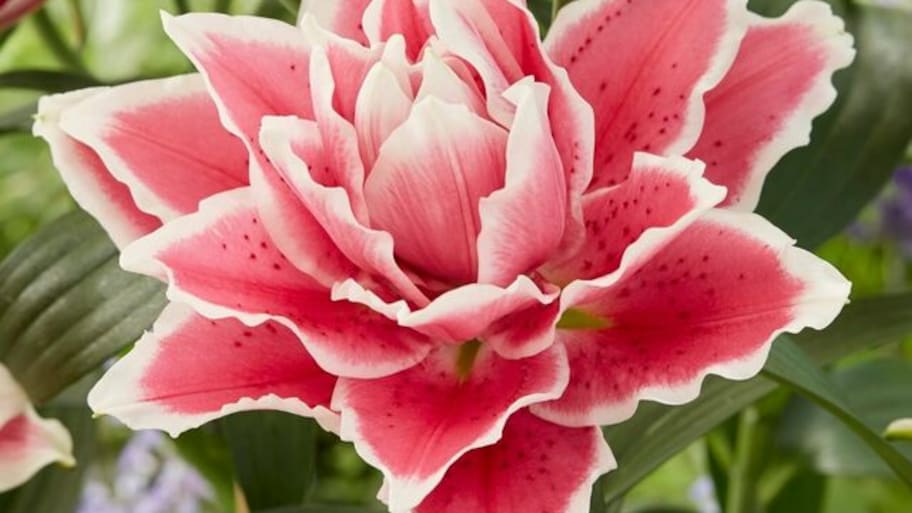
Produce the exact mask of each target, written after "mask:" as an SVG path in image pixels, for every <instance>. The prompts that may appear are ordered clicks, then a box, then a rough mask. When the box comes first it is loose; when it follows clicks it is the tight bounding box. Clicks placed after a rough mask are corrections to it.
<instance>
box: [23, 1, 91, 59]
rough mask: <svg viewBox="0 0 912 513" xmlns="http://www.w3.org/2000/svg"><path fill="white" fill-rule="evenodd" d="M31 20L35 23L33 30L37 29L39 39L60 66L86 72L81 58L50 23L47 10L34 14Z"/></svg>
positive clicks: (52, 23)
mask: <svg viewBox="0 0 912 513" xmlns="http://www.w3.org/2000/svg"><path fill="white" fill-rule="evenodd" d="M32 19H33V20H34V21H35V28H37V29H38V34H39V35H40V36H41V39H42V40H44V43H45V44H46V45H47V47H48V49H49V50H50V51H51V53H53V54H54V57H56V58H57V60H58V61H60V63H61V64H63V65H64V66H66V67H67V68H70V69H72V70H75V71H81V72H85V71H86V68H85V64H83V62H82V58H80V56H79V54H78V53H76V52H75V51H74V50H73V49H72V48H70V46H69V45H68V44H67V42H66V41H65V40H64V39H63V36H62V35H61V34H60V31H59V30H58V29H57V26H56V25H54V22H53V21H51V17H50V16H49V15H48V13H47V9H42V10H40V11H38V12H36V13H35V15H34V16H32Z"/></svg>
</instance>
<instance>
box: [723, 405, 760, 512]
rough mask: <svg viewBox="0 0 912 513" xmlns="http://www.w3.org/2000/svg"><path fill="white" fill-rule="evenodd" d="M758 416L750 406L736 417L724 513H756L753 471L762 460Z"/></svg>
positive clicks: (754, 474)
mask: <svg viewBox="0 0 912 513" xmlns="http://www.w3.org/2000/svg"><path fill="white" fill-rule="evenodd" d="M760 424H761V423H760V413H759V412H758V411H757V409H756V408H754V407H750V408H748V409H746V410H744V411H743V412H741V415H740V416H739V417H738V432H737V435H736V437H735V448H734V455H733V456H734V457H733V459H732V463H731V467H730V469H729V476H728V494H727V496H726V500H725V502H726V504H725V506H726V507H725V512H726V513H755V512H756V509H757V508H756V505H757V487H756V481H757V479H756V477H757V476H756V470H757V468H758V466H759V463H760V462H761V460H762V457H763V455H762V452H763V450H762V447H763V441H764V436H763V431H764V430H763V426H761V425H760Z"/></svg>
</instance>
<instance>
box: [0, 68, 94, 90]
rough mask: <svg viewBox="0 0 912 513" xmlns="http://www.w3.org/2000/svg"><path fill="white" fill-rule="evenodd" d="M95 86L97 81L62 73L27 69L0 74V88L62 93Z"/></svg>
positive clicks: (87, 77) (79, 75)
mask: <svg viewBox="0 0 912 513" xmlns="http://www.w3.org/2000/svg"><path fill="white" fill-rule="evenodd" d="M96 85H98V81H97V80H95V79H94V78H91V77H89V76H86V75H82V74H77V73H67V72H64V71H53V70H40V69H29V70H16V71H8V72H6V73H0V88H13V89H31V90H35V91H43V92H46V93H62V92H64V91H70V90H72V89H82V88H84V87H91V86H96Z"/></svg>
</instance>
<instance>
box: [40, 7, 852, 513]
mask: <svg viewBox="0 0 912 513" xmlns="http://www.w3.org/2000/svg"><path fill="white" fill-rule="evenodd" d="M745 4H746V1H745V0H689V1H681V0H649V1H647V0H579V1H577V2H573V3H571V4H570V5H569V6H567V7H565V8H564V9H563V10H562V11H561V12H560V14H559V16H558V17H557V19H556V20H555V22H554V24H553V26H552V27H551V30H550V32H549V33H548V36H547V38H546V40H545V41H544V42H542V41H541V39H540V37H539V33H538V25H537V24H536V22H535V20H534V18H533V17H532V16H531V14H530V13H529V11H528V10H527V8H526V6H525V2H524V1H522V0H371V1H368V0H342V1H329V0H311V1H308V2H305V5H304V6H303V7H302V15H301V18H300V21H299V23H298V25H297V26H290V25H287V24H284V23H281V22H278V21H275V20H268V19H260V18H254V17H229V16H223V15H217V14H189V15H185V16H180V17H176V18H175V17H170V16H167V15H165V16H164V26H165V30H166V31H167V33H168V34H169V35H170V36H171V38H172V39H173V40H174V42H175V43H176V44H177V46H178V47H179V48H180V49H181V50H182V51H183V52H184V53H185V54H186V55H187V57H189V58H190V60H191V61H192V62H193V63H194V64H195V66H196V68H197V69H198V70H199V73H198V74H192V75H186V76H180V77H174V78H168V79H164V80H152V81H145V82H137V83H133V84H128V85H123V86H117V87H112V88H96V89H87V90H82V91H76V92H72V93H67V94H63V95H57V96H50V97H46V98H44V99H43V100H42V102H41V105H40V113H39V117H38V120H37V123H36V125H35V132H36V134H38V135H40V136H42V137H44V138H45V139H46V140H47V141H48V142H49V144H50V146H51V150H52V154H53V157H54V159H55V162H56V164H57V166H58V168H59V169H60V172H61V174H62V176H63V178H64V180H65V181H66V183H67V184H68V186H69V188H70V191H71V192H72V194H73V196H74V197H75V198H76V200H77V201H78V202H79V203H80V204H81V205H82V207H83V208H85V209H86V210H87V211H88V212H90V213H91V214H93V215H94V216H95V217H96V218H97V219H98V220H99V222H100V223H101V224H102V225H103V226H104V227H105V228H106V230H107V231H108V233H109V234H110V235H111V237H112V239H113V240H114V241H115V242H116V243H117V244H118V245H119V246H120V247H121V248H122V249H123V253H122V259H121V263H122V265H123V266H124V268H126V269H128V270H131V271H135V272H140V273H144V274H148V275H150V276H154V277H157V278H160V279H162V280H164V281H166V282H167V283H168V297H169V298H170V300H171V303H170V304H169V306H167V307H166V308H165V311H164V312H163V313H162V315H161V318H160V319H159V320H158V321H157V322H156V324H155V326H154V328H153V330H152V332H150V333H148V334H146V335H145V336H144V337H143V338H142V339H141V340H140V341H139V342H138V343H137V344H136V346H135V348H134V349H133V350H132V351H131V352H130V353H129V354H128V355H127V356H126V357H124V358H123V359H122V360H120V361H119V362H118V363H117V364H116V365H115V366H114V367H113V368H112V369H111V370H110V371H109V372H108V373H107V374H106V375H105V377H104V378H103V379H102V380H101V381H100V382H99V384H98V385H97V386H96V388H95V389H94V390H93V392H92V393H91V395H90V397H89V403H90V405H91V406H92V408H93V409H94V410H95V411H96V412H97V413H103V414H111V415H114V416H116V417H117V418H119V419H120V420H122V421H123V422H125V423H126V424H128V425H129V426H131V427H133V428H137V429H142V428H157V429H163V430H166V431H168V432H170V433H171V434H172V435H177V434H179V433H181V432H182V431H184V430H187V429H190V428H193V427H195V426H199V425H200V424H202V423H204V422H207V421H210V420H212V419H215V418H218V417H221V416H224V415H227V414H230V413H233V412H237V411H242V410H258V409H275V410H282V411H287V412H291V413H295V414H299V415H306V416H312V417H314V418H315V419H316V420H317V421H318V422H320V424H321V425H322V426H323V427H324V428H326V429H328V430H331V431H334V432H336V433H338V434H339V435H340V436H341V438H342V439H344V440H348V441H352V442H354V445H355V448H356V450H357V451H358V453H359V454H360V455H361V456H362V457H363V458H364V459H365V460H366V461H367V462H368V463H370V464H371V465H373V466H375V467H377V468H378V469H380V470H381V471H382V472H383V474H384V477H385V484H384V486H383V488H382V490H381V491H380V498H381V499H382V500H383V501H385V502H386V503H387V504H388V506H389V509H390V510H391V511H393V512H394V513H401V512H409V511H413V512H416V513H432V512H433V513H474V512H479V513H481V512H508V511H523V512H525V511H542V512H547V513H564V512H572V513H579V512H584V511H586V509H587V508H588V503H589V495H590V488H591V484H592V483H593V481H594V480H595V479H596V478H597V477H598V476H599V475H601V474H603V473H605V472H607V471H609V470H610V469H612V468H613V467H614V465H615V462H614V459H613V457H612V455H611V452H610V451H609V449H608V447H607V445H606V444H605V441H604V439H603V438H602V435H601V431H600V428H599V426H601V425H605V424H612V423H617V422H621V421H623V420H625V419H627V418H629V417H630V416H631V415H632V414H633V413H634V411H635V409H636V407H637V404H638V402H639V401H641V400H652V401H660V402H664V403H669V404H680V403H684V402H687V401H690V400H692V399H694V398H695V397H696V396H697V395H698V393H699V389H700V384H701V382H702V380H703V378H704V377H705V376H707V375H708V374H716V375H720V376H724V377H727V378H732V379H746V378H749V377H751V376H753V375H755V374H756V373H757V372H759V370H760V369H761V367H762V366H763V363H764V361H765V358H766V356H767V353H768V352H769V350H770V345H771V343H772V340H773V339H774V338H775V337H776V336H777V335H778V334H779V333H782V332H797V331H799V330H801V329H803V328H805V327H813V328H817V329H820V328H823V327H825V326H826V325H827V324H829V323H830V322H831V321H832V320H833V319H834V317H835V316H836V315H837V314H838V312H839V311H840V309H841V308H842V306H843V305H844V303H845V301H846V298H847V296H848V293H849V283H848V282H847V281H846V280H845V279H844V278H843V277H842V276H841V275H840V274H839V273H838V272H837V271H836V270H835V269H833V268H832V267H831V266H830V265H829V264H827V263H825V262H823V261H822V260H820V259H818V258H817V257H815V256H814V255H812V254H811V253H809V252H807V251H804V250H802V249H799V248H796V247H794V245H793V242H794V241H792V240H791V239H790V238H789V237H788V236H787V235H786V234H784V233H782V232H781V231H780V230H778V229H777V228H776V227H775V226H773V225H772V224H770V223H769V222H767V221H766V220H764V219H763V218H761V217H760V216H758V215H756V214H753V213H751V210H752V209H753V208H754V207H755V205H756V204H757V200H758V198H759V195H760V190H761V187H762V184H763V180H764V177H765V176H766V174H767V173H768V172H769V170H770V168H771V167H772V166H773V165H774V164H775V163H776V162H777V160H778V159H779V158H780V157H782V156H783V155H784V154H785V153H786V152H788V151H789V150H791V149H792V148H795V147H797V146H801V145H803V144H806V143H807V141H808V136H809V133H810V129H811V121H812V119H813V118H814V117H815V116H816V115H818V114H820V113H821V112H823V111H824V110H825V109H826V108H827V107H828V106H829V105H830V104H831V103H832V101H833V99H834V97H835V90H834V89H833V87H832V85H831V83H830V79H831V75H832V74H833V73H834V72H835V71H836V70H838V69H840V68H843V67H845V66H847V65H848V64H849V63H850V62H851V60H852V57H853V55H854V52H853V49H852V38H851V37H850V36H849V35H847V34H846V33H845V32H844V30H843V24H842V22H841V21H840V20H839V19H838V18H836V17H834V16H833V15H832V13H831V12H830V10H829V8H828V7H827V6H826V4H823V3H821V2H815V1H807V0H803V1H800V2H798V3H796V4H795V6H794V7H793V8H792V9H791V10H790V11H789V12H788V13H787V14H785V15H784V16H783V17H781V18H778V19H765V18H760V17H758V16H755V15H752V14H750V13H748V12H747V10H746V6H745Z"/></svg>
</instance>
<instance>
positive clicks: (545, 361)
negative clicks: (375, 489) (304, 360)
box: [333, 347, 567, 511]
mask: <svg viewBox="0 0 912 513" xmlns="http://www.w3.org/2000/svg"><path fill="white" fill-rule="evenodd" d="M463 351H464V349H463ZM465 364H466V362H465V361H463V359H462V358H460V349H459V348H455V347H446V348H443V349H440V350H438V351H437V352H436V353H433V354H432V355H431V356H430V357H429V358H428V359H427V360H425V361H424V362H423V363H421V364H420V365H417V366H415V367H413V368H411V369H409V370H406V371H403V372H401V373H399V374H395V375H393V376H390V377H388V378H383V379H379V380H349V379H342V380H340V381H339V384H338V387H337V389H336V395H335V397H334V398H333V408H334V409H337V410H338V411H341V412H342V424H341V437H342V439H343V440H351V441H354V442H355V449H356V450H357V451H358V452H359V454H361V456H362V457H363V458H364V459H365V460H366V461H367V462H368V463H370V464H372V465H373V466H375V467H377V468H379V469H381V470H382V471H383V473H384V475H385V476H386V478H387V480H388V481H389V502H390V509H391V510H392V511H406V510H408V509H410V508H414V507H415V506H417V505H418V504H419V503H420V502H421V501H422V500H423V499H424V498H425V497H426V496H427V494H428V493H430V491H431V490H433V488H434V487H435V486H436V485H437V483H439V482H440V480H441V479H442V478H443V475H444V473H445V472H446V470H447V468H449V467H450V466H451V465H452V464H453V463H454V462H455V461H456V460H458V459H459V457H460V456H462V455H463V454H465V453H466V452H467V451H469V450H471V449H474V448H477V447H484V446H487V445H491V444H493V443H495V442H496V441H497V440H498V439H500V437H501V432H502V430H503V427H504V424H505V423H506V422H507V419H508V418H509V416H510V415H511V414H512V413H513V412H515V411H518V410H520V409H521V408H523V407H524V406H527V405H529V404H532V403H536V402H539V401H542V400H547V399H548V398H554V397H557V396H559V395H560V393H561V391H562V390H563V388H564V386H565V385H566V379H567V374H566V362H565V360H564V354H563V351H562V350H561V349H560V348H559V347H554V348H552V349H551V350H550V351H547V352H545V353H541V354H540V355H538V356H536V357H534V358H529V359H525V360H504V359H501V358H500V357H498V356H497V355H496V354H494V353H493V352H492V351H490V350H488V349H486V348H484V347H482V348H481V349H480V353H478V354H477V357H476V358H475V360H474V362H471V361H470V362H468V364H469V365H471V370H470V371H465V370H464V369H463V370H460V367H461V366H463V365H465Z"/></svg>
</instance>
